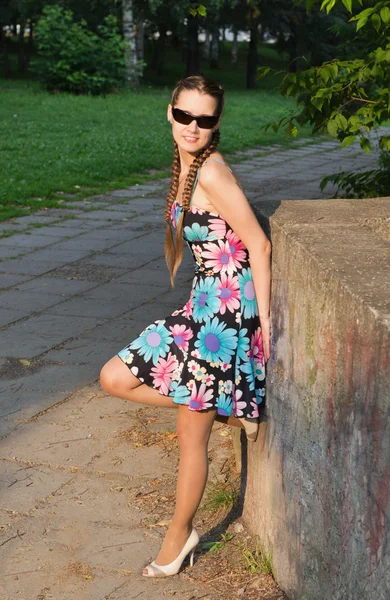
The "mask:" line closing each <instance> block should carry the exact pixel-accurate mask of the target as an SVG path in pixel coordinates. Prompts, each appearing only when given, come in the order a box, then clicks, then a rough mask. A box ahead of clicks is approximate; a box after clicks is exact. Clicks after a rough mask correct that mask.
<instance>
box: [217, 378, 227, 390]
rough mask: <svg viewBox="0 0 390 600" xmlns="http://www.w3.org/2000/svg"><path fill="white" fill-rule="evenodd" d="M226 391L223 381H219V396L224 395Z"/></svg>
mask: <svg viewBox="0 0 390 600" xmlns="http://www.w3.org/2000/svg"><path fill="white" fill-rule="evenodd" d="M224 389H225V387H224V383H223V381H222V379H220V380H219V381H218V394H222V393H223V390H224Z"/></svg>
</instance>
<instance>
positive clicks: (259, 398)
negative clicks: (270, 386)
mask: <svg viewBox="0 0 390 600" xmlns="http://www.w3.org/2000/svg"><path fill="white" fill-rule="evenodd" d="M255 394H256V402H257V404H261V402H263V397H264V396H265V388H262V389H260V390H255Z"/></svg>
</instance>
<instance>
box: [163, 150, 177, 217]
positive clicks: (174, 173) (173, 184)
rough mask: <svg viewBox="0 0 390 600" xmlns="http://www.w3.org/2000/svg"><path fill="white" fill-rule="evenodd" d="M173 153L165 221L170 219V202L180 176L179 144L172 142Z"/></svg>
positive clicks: (174, 194)
mask: <svg viewBox="0 0 390 600" xmlns="http://www.w3.org/2000/svg"><path fill="white" fill-rule="evenodd" d="M174 146H175V147H174V153H173V163H172V174H171V185H170V187H169V191H168V195H167V203H166V206H165V215H164V216H165V220H166V222H167V223H169V221H170V215H171V208H172V204H173V202H174V201H175V199H176V196H177V190H178V189H179V177H180V155H179V146H178V145H177V143H176V142H174Z"/></svg>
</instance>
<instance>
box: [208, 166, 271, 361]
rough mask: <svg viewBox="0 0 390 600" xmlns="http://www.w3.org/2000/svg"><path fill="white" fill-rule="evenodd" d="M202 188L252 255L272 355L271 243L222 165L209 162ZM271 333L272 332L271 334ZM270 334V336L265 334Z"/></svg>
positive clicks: (255, 283) (262, 321)
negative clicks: (270, 339)
mask: <svg viewBox="0 0 390 600" xmlns="http://www.w3.org/2000/svg"><path fill="white" fill-rule="evenodd" d="M198 185H199V186H200V187H201V188H202V191H203V193H204V195H205V196H206V198H207V200H208V201H209V202H210V204H212V205H213V206H214V207H215V209H216V211H217V212H218V213H219V214H220V215H221V216H222V217H223V218H224V219H225V221H226V222H227V223H228V225H229V226H230V227H231V228H232V229H233V231H234V232H235V233H236V234H237V235H238V237H239V238H240V240H241V241H242V242H243V244H244V245H245V246H246V248H247V250H248V253H249V262H250V265H251V271H252V277H253V285H254V288H255V294H256V300H257V306H258V310H259V317H260V322H261V326H262V329H263V326H264V330H263V341H264V342H265V348H264V353H265V355H266V359H268V356H269V340H268V339H264V338H267V337H269V312H270V293H271V242H270V241H269V240H268V238H267V236H266V235H265V233H264V231H263V229H262V228H261V226H260V224H259V222H258V220H257V218H256V216H255V214H254V212H253V210H252V208H251V206H250V204H249V202H248V200H247V198H246V196H245V194H244V192H243V191H242V190H241V188H240V187H239V186H238V184H237V181H236V178H235V177H234V175H233V174H232V173H231V172H230V171H229V170H228V169H227V168H226V167H225V166H224V165H222V164H221V163H216V162H209V163H207V164H206V165H204V166H203V167H202V169H201V170H200V175H199V181H198ZM267 331H268V333H267ZM266 333H267V335H265V334H266Z"/></svg>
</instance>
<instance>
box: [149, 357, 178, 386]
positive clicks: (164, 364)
mask: <svg viewBox="0 0 390 600" xmlns="http://www.w3.org/2000/svg"><path fill="white" fill-rule="evenodd" d="M178 367H179V363H178V361H177V360H176V358H175V356H174V355H173V354H171V353H170V352H169V354H168V356H167V358H166V359H165V358H160V359H159V361H158V363H157V364H156V366H154V367H153V368H152V369H151V371H150V372H151V375H152V376H153V385H154V386H156V387H157V388H158V389H159V391H160V392H161V393H162V394H165V396H168V392H169V384H170V383H171V381H172V378H173V373H174V371H176V369H177V368H178Z"/></svg>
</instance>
